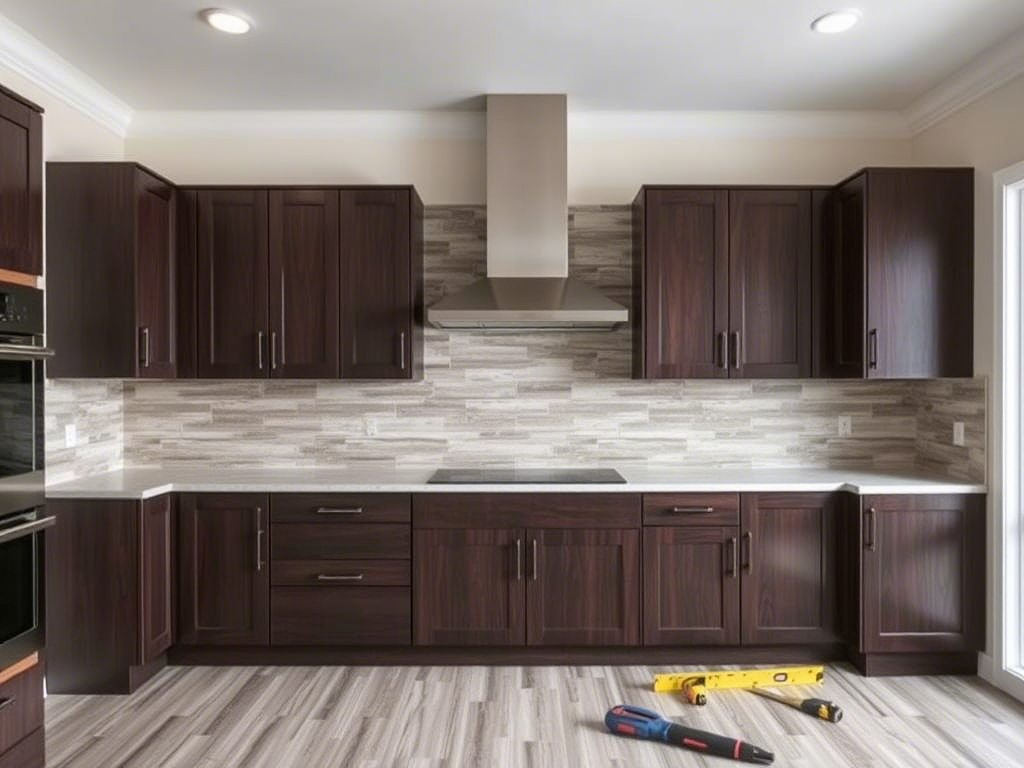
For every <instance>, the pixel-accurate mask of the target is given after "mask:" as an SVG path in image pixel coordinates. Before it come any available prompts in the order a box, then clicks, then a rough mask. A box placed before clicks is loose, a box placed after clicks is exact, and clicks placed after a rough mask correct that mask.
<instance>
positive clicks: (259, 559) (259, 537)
mask: <svg viewBox="0 0 1024 768" xmlns="http://www.w3.org/2000/svg"><path fill="white" fill-rule="evenodd" d="M254 512H255V517H256V570H257V571H262V570H263V527H262V526H261V525H260V519H261V518H262V517H263V509H262V508H261V507H256V509H255V510H254Z"/></svg>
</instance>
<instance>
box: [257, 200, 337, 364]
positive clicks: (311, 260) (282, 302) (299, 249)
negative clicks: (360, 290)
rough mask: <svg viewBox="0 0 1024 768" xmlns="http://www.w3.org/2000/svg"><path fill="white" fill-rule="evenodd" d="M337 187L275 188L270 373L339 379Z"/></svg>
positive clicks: (271, 240)
mask: <svg viewBox="0 0 1024 768" xmlns="http://www.w3.org/2000/svg"><path fill="white" fill-rule="evenodd" d="M338 228H339V213H338V190H336V189H288V190H285V189H272V190H270V341H269V344H270V347H269V350H270V374H271V376H274V377H276V378H284V379H297V378H320V379H334V378H337V377H338V360H339V357H340V355H339V347H338V307H339V292H338V290H337V285H338V259H339V251H338Z"/></svg>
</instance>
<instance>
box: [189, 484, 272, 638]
mask: <svg viewBox="0 0 1024 768" xmlns="http://www.w3.org/2000/svg"><path fill="white" fill-rule="evenodd" d="M269 509H270V503H269V498H268V496H267V495H266V494H260V493H202V494H196V493H185V494H181V496H180V499H179V513H180V524H179V526H178V530H179V537H180V538H179V543H178V555H179V560H178V573H179V589H178V595H179V599H178V608H179V624H178V626H179V632H178V634H179V642H181V643H182V644H185V645H267V644H268V643H269V641H270V620H269V612H270V592H269V589H270V568H269V567H268V565H267V536H266V527H267V516H268V514H269Z"/></svg>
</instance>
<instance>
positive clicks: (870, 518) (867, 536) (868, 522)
mask: <svg viewBox="0 0 1024 768" xmlns="http://www.w3.org/2000/svg"><path fill="white" fill-rule="evenodd" d="M864 524H865V531H864V546H865V547H867V548H868V550H870V551H871V552H874V551H875V533H876V532H877V530H876V528H875V525H876V523H875V508H874V507H868V508H867V511H866V512H865V513H864Z"/></svg>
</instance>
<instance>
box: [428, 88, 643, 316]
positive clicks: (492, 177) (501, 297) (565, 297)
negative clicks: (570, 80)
mask: <svg viewBox="0 0 1024 768" xmlns="http://www.w3.org/2000/svg"><path fill="white" fill-rule="evenodd" d="M566 171H567V168H566V99H565V95H564V94H559V95H528V96H521V95H514V96H505V95H501V96H494V95H492V96H488V97H487V277H486V278H484V279H483V280H480V281H478V282H476V283H474V284H472V285H470V286H469V287H468V288H465V289H463V290H461V291H458V292H456V293H453V294H452V295H450V296H446V297H444V298H443V299H441V300H440V301H438V302H437V303H435V304H434V305H433V306H431V307H430V308H429V309H428V310H427V319H428V320H429V321H430V323H431V324H432V325H434V326H436V327H438V328H444V329H449V330H478V331H491V332H506V333H508V332H515V331H541V330H543V331H570V330H612V329H613V328H615V327H617V326H618V325H620V324H621V323H625V322H627V321H628V320H629V311H628V310H627V309H626V308H625V307H624V306H622V305H621V304H619V303H618V302H615V301H612V300H611V299H609V298H607V297H606V296H604V295H602V294H601V293H600V292H598V291H597V290H595V289H594V288H591V287H590V286H589V285H586V284H585V283H582V282H580V281H578V280H574V279H572V278H571V277H569V275H568V272H569V232H568V214H569V209H568V181H567V175H566Z"/></svg>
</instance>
